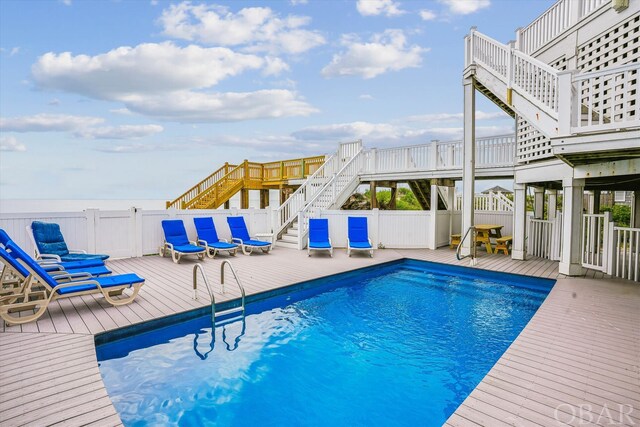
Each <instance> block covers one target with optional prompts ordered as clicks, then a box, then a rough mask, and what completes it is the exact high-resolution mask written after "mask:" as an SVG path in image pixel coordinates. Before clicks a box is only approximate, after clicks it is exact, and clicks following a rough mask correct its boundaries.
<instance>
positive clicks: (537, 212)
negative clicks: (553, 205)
mask: <svg viewBox="0 0 640 427" xmlns="http://www.w3.org/2000/svg"><path fill="white" fill-rule="evenodd" d="M533 217H534V218H537V219H544V187H533Z"/></svg>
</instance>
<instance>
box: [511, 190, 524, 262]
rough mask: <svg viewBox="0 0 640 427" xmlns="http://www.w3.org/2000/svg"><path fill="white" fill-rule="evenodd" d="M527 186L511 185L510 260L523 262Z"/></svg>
mask: <svg viewBox="0 0 640 427" xmlns="http://www.w3.org/2000/svg"><path fill="white" fill-rule="evenodd" d="M526 238H527V186H526V184H517V183H514V184H513V244H512V247H511V258H513V259H518V260H522V261H524V260H525V259H526V255H527V251H526V248H525V241H526Z"/></svg>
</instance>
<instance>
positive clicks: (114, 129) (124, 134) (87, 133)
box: [74, 125, 164, 139]
mask: <svg viewBox="0 0 640 427" xmlns="http://www.w3.org/2000/svg"><path fill="white" fill-rule="evenodd" d="M163 130H164V128H163V127H162V126H159V125H121V126H103V127H94V128H86V129H80V130H77V131H76V132H74V135H75V136H76V137H78V138H84V139H137V138H144V137H146V136H151V135H155V134H157V133H160V132H162V131H163Z"/></svg>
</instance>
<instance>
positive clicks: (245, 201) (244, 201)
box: [240, 188, 249, 209]
mask: <svg viewBox="0 0 640 427" xmlns="http://www.w3.org/2000/svg"><path fill="white" fill-rule="evenodd" d="M240 209H249V190H247V189H246V188H243V189H242V190H240Z"/></svg>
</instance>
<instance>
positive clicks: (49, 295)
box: [0, 243, 144, 325]
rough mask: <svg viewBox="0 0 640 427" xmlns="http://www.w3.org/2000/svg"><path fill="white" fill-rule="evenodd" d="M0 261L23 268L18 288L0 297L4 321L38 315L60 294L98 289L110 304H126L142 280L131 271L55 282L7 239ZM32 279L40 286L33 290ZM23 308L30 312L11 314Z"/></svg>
mask: <svg viewBox="0 0 640 427" xmlns="http://www.w3.org/2000/svg"><path fill="white" fill-rule="evenodd" d="M9 253H11V254H9ZM0 262H2V263H3V264H9V265H11V266H12V268H15V266H16V265H17V264H19V265H21V266H22V268H23V273H24V272H26V273H27V277H26V279H25V281H24V284H23V286H21V288H20V292H17V293H13V294H12V295H8V296H3V297H1V298H0V317H1V318H2V319H3V320H4V321H5V323H6V324H7V325H16V324H21V323H27V322H31V321H33V320H36V319H38V318H39V317H40V316H42V315H43V314H44V312H45V311H46V310H47V308H48V306H49V304H50V303H51V302H53V301H55V300H57V299H60V298H67V297H73V296H79V295H88V294H95V293H102V295H103V296H104V298H105V299H106V300H107V302H109V304H111V305H114V306H117V305H124V304H129V303H130V302H131V301H133V300H134V299H135V297H136V296H137V295H138V292H139V291H140V288H141V287H142V285H143V284H144V279H143V278H141V277H139V276H138V275H136V274H132V273H130V274H119V275H114V276H108V277H88V276H85V277H79V278H75V279H71V280H70V281H68V282H64V283H59V282H58V281H56V279H55V277H53V276H51V275H50V274H49V273H47V272H46V271H45V270H44V269H43V268H42V266H40V264H38V263H37V262H35V261H34V260H33V259H32V258H31V257H30V256H28V255H27V254H26V253H25V252H24V251H21V250H18V248H17V247H16V246H15V245H14V244H13V243H8V244H7V245H6V246H5V249H1V248H0ZM36 283H37V285H38V287H39V288H42V290H37V291H34V290H33V289H32V287H33V285H34V284H36ZM129 288H132V289H133V291H132V293H131V294H130V295H127V296H125V297H123V298H117V299H116V298H115V297H116V296H120V295H122V293H123V291H124V290H125V289H129ZM25 310H34V313H33V314H30V315H27V316H25V315H24V313H23V315H22V316H20V315H19V314H18V315H17V316H16V315H15V314H14V313H15V312H19V311H25Z"/></svg>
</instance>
